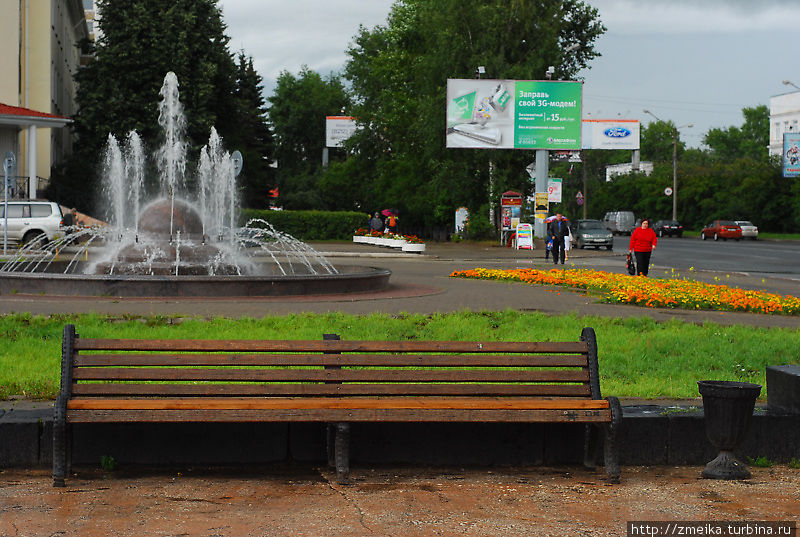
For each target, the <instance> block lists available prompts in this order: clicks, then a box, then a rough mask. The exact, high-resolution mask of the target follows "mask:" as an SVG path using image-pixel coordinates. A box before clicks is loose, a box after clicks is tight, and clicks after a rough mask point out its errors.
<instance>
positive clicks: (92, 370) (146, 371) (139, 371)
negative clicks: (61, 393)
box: [73, 367, 589, 382]
mask: <svg viewBox="0 0 800 537" xmlns="http://www.w3.org/2000/svg"><path fill="white" fill-rule="evenodd" d="M73 379H74V380H76V381H80V380H150V381H159V380H172V381H206V380H215V381H238V382H403V381H406V382H588V381H589V372H588V371H584V370H582V369H571V370H532V371H529V370H514V371H494V370H486V369H468V370H420V369H377V370H376V369H224V370H223V369H170V368H110V367H100V368H96V367H81V368H77V369H76V370H75V371H74V373H73Z"/></svg>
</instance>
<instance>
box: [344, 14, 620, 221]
mask: <svg viewBox="0 0 800 537" xmlns="http://www.w3.org/2000/svg"><path fill="white" fill-rule="evenodd" d="M604 30H605V28H604V27H603V26H602V24H600V22H599V20H598V18H597V10H596V9H594V8H591V7H589V6H587V5H586V4H584V3H583V2H581V1H578V0H566V1H540V2H526V1H521V0H490V1H479V0H468V1H466V2H465V1H463V0H407V1H405V2H397V3H396V4H395V5H394V6H393V8H392V11H391V14H390V16H389V19H388V22H387V25H386V26H377V27H375V28H373V29H367V28H364V27H362V28H360V30H359V31H358V33H357V35H356V36H355V38H354V42H353V45H352V46H351V48H350V49H349V50H348V56H349V58H348V62H347V66H346V69H345V76H346V78H347V79H348V80H349V81H350V82H351V84H352V90H353V93H354V94H355V96H356V103H355V114H354V115H356V116H357V117H358V118H359V123H360V125H361V126H362V127H363V128H362V129H361V131H360V132H359V134H358V135H356V136H354V137H353V138H352V139H351V144H350V150H351V152H352V153H351V156H350V158H351V159H354V160H357V162H358V166H352V167H351V168H352V171H353V172H355V173H352V174H338V173H337V176H336V178H335V181H332V182H334V183H335V184H336V185H337V188H340V189H345V190H347V191H351V192H352V191H355V190H357V189H360V190H361V191H362V194H361V195H362V197H363V198H364V203H367V204H369V206H368V207H363V208H365V209H367V210H374V209H378V208H380V207H387V206H391V207H398V208H400V209H401V211H402V212H403V213H404V215H405V217H404V223H405V224H408V223H409V222H414V223H416V224H418V225H443V224H446V223H448V222H449V221H450V220H451V219H452V218H453V216H452V215H453V211H454V208H455V207H458V206H461V205H465V206H468V207H470V208H471V209H473V211H475V210H477V209H478V208H479V207H480V206H481V205H483V204H485V203H486V202H487V201H489V200H490V198H491V200H492V201H496V200H497V199H498V198H499V195H500V194H501V193H502V192H503V191H504V190H508V189H509V188H514V189H515V190H522V191H525V190H526V189H528V190H529V189H530V187H529V182H528V179H527V174H526V173H525V171H524V170H525V167H526V166H527V165H528V164H529V162H530V160H531V155H530V154H526V153H524V152H518V153H515V152H503V151H492V150H448V149H445V147H444V145H445V144H444V134H445V132H444V127H443V126H444V125H445V113H446V106H445V104H446V103H445V99H446V84H447V79H448V78H471V77H473V76H474V73H475V69H476V67H477V66H479V65H483V66H485V68H486V76H487V77H491V78H508V79H531V78H542V77H543V76H544V73H545V71H546V70H547V67H548V66H549V65H554V66H556V67H557V68H556V73H555V77H556V78H560V79H567V78H573V77H574V76H575V75H576V73H577V72H578V71H579V70H580V69H582V68H583V67H586V66H587V64H588V62H589V61H590V60H591V59H592V58H594V57H596V56H597V55H598V53H597V52H596V51H595V49H594V41H595V40H596V39H597V37H599V36H600V35H601V34H602V33H603V31H604ZM572 44H577V45H579V48H578V49H577V50H576V51H574V52H572V53H570V54H569V55H565V54H564V53H563V52H562V51H563V50H564V49H565V48H567V47H568V46H569V45H572ZM490 163H491V164H490ZM490 166H491V168H492V170H493V172H492V173H493V179H494V189H493V191H492V192H489V173H490V172H489V170H490ZM338 171H339V170H337V172H338Z"/></svg>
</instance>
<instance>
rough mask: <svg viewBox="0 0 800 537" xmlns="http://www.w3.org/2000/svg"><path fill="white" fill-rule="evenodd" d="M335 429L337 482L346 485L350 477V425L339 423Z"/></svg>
mask: <svg viewBox="0 0 800 537" xmlns="http://www.w3.org/2000/svg"><path fill="white" fill-rule="evenodd" d="M335 427H336V439H335V441H334V443H335V448H334V450H335V452H336V480H337V481H338V482H339V483H341V484H346V483H347V480H348V477H349V476H350V424H349V423H337V424H336V425H335Z"/></svg>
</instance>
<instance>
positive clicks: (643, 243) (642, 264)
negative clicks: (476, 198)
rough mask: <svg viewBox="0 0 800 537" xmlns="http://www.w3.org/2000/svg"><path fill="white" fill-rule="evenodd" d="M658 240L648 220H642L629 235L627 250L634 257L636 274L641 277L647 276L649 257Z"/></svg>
mask: <svg viewBox="0 0 800 537" xmlns="http://www.w3.org/2000/svg"><path fill="white" fill-rule="evenodd" d="M657 242H658V238H657V237H656V234H655V232H654V231H653V230H652V229H651V228H650V220H649V219H647V218H644V219H642V223H641V224H640V225H639V227H637V228H636V229H634V230H633V233H631V244H630V246H629V248H628V249H629V250H631V251H633V253H634V255H635V256H636V272H637V274H639V275H641V276H647V271H648V269H649V268H650V255H651V254H652V253H653V250H655V248H656V243H657Z"/></svg>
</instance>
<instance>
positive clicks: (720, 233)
mask: <svg viewBox="0 0 800 537" xmlns="http://www.w3.org/2000/svg"><path fill="white" fill-rule="evenodd" d="M700 238H701V239H703V240H706V239H708V238H713V239H714V240H715V241H716V240H719V239H722V240H728V239H736V240H737V241H738V240H741V239H742V228H740V227H739V226H738V225H736V222H733V221H731V220H714V221H713V222H711V223H710V224H708V225H707V226H706V227H704V228H703V231H701V232H700Z"/></svg>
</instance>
